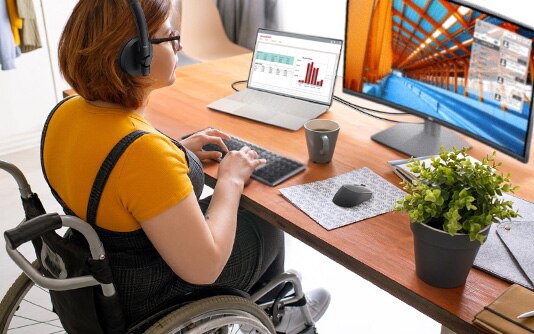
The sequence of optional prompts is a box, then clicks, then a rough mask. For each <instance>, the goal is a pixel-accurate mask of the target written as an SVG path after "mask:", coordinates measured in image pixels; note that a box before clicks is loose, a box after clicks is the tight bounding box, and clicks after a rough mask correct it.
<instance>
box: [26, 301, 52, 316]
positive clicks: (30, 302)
mask: <svg viewBox="0 0 534 334" xmlns="http://www.w3.org/2000/svg"><path fill="white" fill-rule="evenodd" d="M23 301H25V302H26V303H29V304H32V305H35V306H37V307H40V308H42V309H43V310H47V311H48V312H52V313H54V311H52V310H51V309H49V308H46V307H44V306H42V305H39V304H36V303H34V302H32V301H29V300H27V299H23Z"/></svg>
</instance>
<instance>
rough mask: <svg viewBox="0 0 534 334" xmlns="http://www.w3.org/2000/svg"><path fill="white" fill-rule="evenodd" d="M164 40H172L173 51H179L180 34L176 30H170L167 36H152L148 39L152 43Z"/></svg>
mask: <svg viewBox="0 0 534 334" xmlns="http://www.w3.org/2000/svg"><path fill="white" fill-rule="evenodd" d="M165 42H172V49H173V50H174V52H178V51H180V49H181V46H180V34H179V33H178V31H175V30H173V31H171V33H170V35H169V37H164V38H153V39H151V40H150V43H152V44H161V43H165Z"/></svg>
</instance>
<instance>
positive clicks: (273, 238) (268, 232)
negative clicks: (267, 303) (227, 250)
mask: <svg viewBox="0 0 534 334" xmlns="http://www.w3.org/2000/svg"><path fill="white" fill-rule="evenodd" d="M210 200H211V196H210V197H207V198H205V199H202V200H200V201H199V204H200V208H201V209H202V212H203V213H205V212H206V210H207V209H208V206H209V203H210ZM284 254H285V253H284V233H283V232H282V231H281V230H280V229H278V228H276V227H275V226H273V225H271V224H270V223H268V222H266V221H265V220H263V219H261V218H259V217H258V216H256V215H254V214H253V213H251V212H249V211H247V210H244V209H241V208H240V209H239V211H238V214H237V232H236V237H235V241H234V246H233V249H232V254H231V255H230V259H229V260H228V263H227V264H226V266H225V267H224V269H223V272H222V273H221V275H220V276H219V278H218V279H217V281H216V282H215V284H216V285H223V286H231V287H233V288H238V289H241V290H244V291H247V292H249V293H251V294H252V293H254V292H255V291H257V290H258V289H260V288H261V287H262V286H264V285H265V284H266V283H267V282H269V281H271V280H272V279H273V278H274V277H275V276H277V275H278V274H280V273H282V272H283V271H284ZM275 294H276V291H273V292H272V293H270V294H269V295H268V296H266V298H265V299H267V298H270V297H272V298H274V297H275Z"/></svg>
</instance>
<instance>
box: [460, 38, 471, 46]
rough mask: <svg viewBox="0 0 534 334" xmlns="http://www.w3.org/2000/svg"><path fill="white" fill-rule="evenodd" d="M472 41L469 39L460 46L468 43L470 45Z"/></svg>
mask: <svg viewBox="0 0 534 334" xmlns="http://www.w3.org/2000/svg"><path fill="white" fill-rule="evenodd" d="M472 41H473V39H472V38H470V39H466V40H465V41H463V42H462V44H464V45H465V44H469V43H471V42H472Z"/></svg>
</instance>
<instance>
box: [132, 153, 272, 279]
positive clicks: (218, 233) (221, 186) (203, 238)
mask: <svg viewBox="0 0 534 334" xmlns="http://www.w3.org/2000/svg"><path fill="white" fill-rule="evenodd" d="M263 163H265V160H263V159H257V154H256V152H254V151H252V150H250V148H248V147H244V148H243V149H241V150H240V151H232V152H230V153H228V154H227V155H226V156H225V158H224V159H223V160H222V161H221V164H220V166H219V170H218V181H217V184H216V186H215V189H214V192H213V197H212V200H211V203H210V206H209V208H208V210H207V212H206V215H205V216H204V215H203V214H202V211H201V210H200V207H199V205H198V202H197V200H196V198H195V195H194V194H193V193H191V194H189V195H188V196H187V197H185V198H184V199H183V200H181V201H180V202H179V203H178V204H176V205H175V206H173V207H171V208H170V209H168V210H166V211H164V212H162V213H161V214H159V215H157V216H155V217H153V218H151V219H149V220H147V221H145V222H142V223H141V226H142V228H143V230H144V231H145V233H146V234H147V236H148V238H149V239H150V240H151V242H152V243H153V244H154V247H156V249H157V250H158V252H159V254H160V255H161V256H162V257H163V259H164V260H165V262H166V263H167V264H168V265H169V266H170V267H171V268H172V270H173V271H174V272H175V273H176V274H177V275H178V276H180V277H181V278H182V279H184V280H186V281H188V282H190V283H193V284H211V283H213V282H215V280H216V279H217V277H219V275H220V273H221V272H222V270H223V268H224V266H225V265H226V262H227V261H228V258H229V257H230V254H231V252H232V247H233V244H234V238H235V233H236V224H237V210H238V207H239V199H240V197H241V193H242V192H243V188H244V185H245V183H246V182H247V181H248V180H249V178H250V174H252V172H253V171H254V169H255V168H257V167H258V166H260V165H261V164H263Z"/></svg>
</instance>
